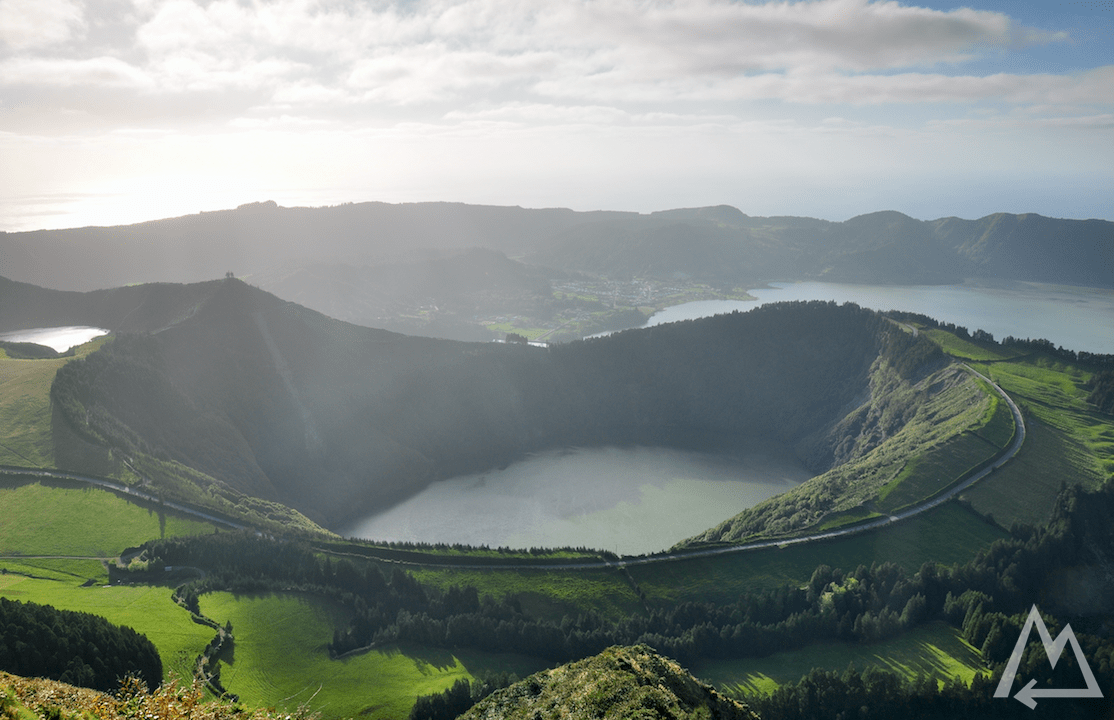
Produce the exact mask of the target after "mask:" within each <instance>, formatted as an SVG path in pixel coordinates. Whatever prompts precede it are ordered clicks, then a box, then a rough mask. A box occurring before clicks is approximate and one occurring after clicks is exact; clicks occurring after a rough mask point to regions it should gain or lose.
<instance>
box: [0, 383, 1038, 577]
mask: <svg viewBox="0 0 1114 720" xmlns="http://www.w3.org/2000/svg"><path fill="white" fill-rule="evenodd" d="M964 367H965V368H966V369H967V371H968V372H970V373H972V374H974V375H976V376H978V377H980V378H982V379H983V380H985V381H986V382H988V383H989V384H990V386H991V387H993V388H994V389H995V390H996V391H997V392H998V394H999V395H1001V396H1002V398H1003V399H1004V400H1005V401H1006V403H1008V404H1009V408H1010V412H1011V413H1012V414H1013V421H1014V426H1015V427H1016V431H1015V433H1014V438H1013V442H1012V443H1011V444H1010V446H1009V448H1008V449H1007V450H1006V451H1005V453H1003V454H1002V455H1001V456H1000V457H999V458H997V459H996V460H992V461H990V462H988V463H987V464H986V465H985V466H984V467H983V468H982V469H981V470H979V472H977V473H975V474H974V475H972V476H971V477H969V478H967V479H966V480H964V481H963V482H962V483H960V484H959V485H956V486H955V487H953V488H951V489H950V490H947V491H945V492H943V493H941V494H940V495H937V496H935V497H933V498H932V499H930V500H927V501H925V502H923V503H921V504H920V505H917V506H915V507H912V508H909V509H908V510H904V511H902V512H900V513H897V514H895V515H890V516H888V517H884V518H880V519H878V520H874V521H872V522H869V523H864V524H861V525H856V526H854V527H849V528H844V529H841V530H830V531H828V532H822V533H815V534H812V535H803V536H799V537H793V538H787V539H783V540H763V541H760V542H752V543H745V544H740V545H729V546H725V547H715V548H698V549H693V550H684V551H678V552H674V553H665V554H661V555H651V556H640V557H624V558H619V559H616V560H602V559H601V560H590V561H584V562H568V563H551V564H525V565H520V564H508V563H470V564H467V565H459V564H451V563H445V562H437V561H431V562H415V561H409V560H385V562H393V563H396V564H399V565H415V566H421V567H445V568H457V569H460V570H490V569H494V568H514V569H518V570H591V569H600V568H622V567H631V566H635V565H649V564H651V563H660V562H671V561H676V560H691V559H693V558H702V557H712V556H714V555H726V554H728V553H740V552H749V551H753V550H761V549H764V548H771V547H787V546H789V545H800V544H802V543H809V542H817V541H820V540H830V539H832V538H838V537H847V536H850V535H857V534H859V533H864V532H870V531H872V530H877V529H878V528H883V527H886V526H888V525H893V524H894V523H898V522H901V521H903V520H907V519H909V518H911V517H915V516H917V515H920V514H921V513H923V512H926V511H928V510H931V509H932V508H935V507H938V506H940V505H942V504H944V503H946V502H947V501H948V500H951V499H952V498H954V497H955V496H956V495H958V494H959V493H961V492H963V491H964V490H966V489H967V488H969V487H971V486H972V485H974V484H975V483H976V482H978V481H979V480H981V479H983V478H984V477H986V476H987V475H989V474H990V473H992V472H994V471H995V470H997V469H998V468H1000V467H1002V466H1003V465H1004V464H1006V463H1007V462H1009V461H1010V460H1011V459H1013V457H1014V456H1015V455H1017V452H1018V451H1019V450H1020V449H1021V445H1022V444H1023V443H1024V442H1025V421H1024V420H1023V419H1022V417H1021V410H1020V409H1018V407H1017V404H1016V403H1014V401H1013V399H1012V398H1011V397H1010V396H1009V395H1007V394H1006V392H1005V391H1004V390H1002V388H1001V387H999V386H998V385H997V384H996V383H995V382H994V381H993V380H991V379H990V378H988V377H986V376H985V375H983V374H982V373H980V372H977V371H976V370H974V369H973V368H971V367H970V366H968V365H964ZM0 475H31V476H36V477H44V478H57V479H62V480H75V481H78V482H84V483H89V484H92V485H97V486H100V487H104V488H107V489H110V490H114V491H116V492H119V493H123V494H125V495H130V496H132V497H135V498H139V499H142V500H146V501H148V502H153V503H157V504H161V505H163V506H165V507H168V508H172V509H174V510H177V511H178V512H181V513H185V514H187V515H192V516H194V517H197V518H201V519H203V520H208V521H209V522H213V523H217V524H220V525H224V526H226V527H231V528H235V529H239V530H247V529H251V528H249V527H248V526H247V525H242V524H240V523H236V522H232V521H230V520H226V519H224V518H218V517H216V516H214V515H210V514H208V513H206V512H203V511H201V510H198V509H196V508H192V507H189V506H187V505H182V504H180V503H176V502H169V501H163V500H161V499H159V498H158V497H156V496H154V495H150V494H148V493H145V492H143V491H141V490H136V489H135V488H132V487H129V486H127V485H123V484H121V483H117V482H113V481H111V480H104V479H102V478H95V477H90V476H88V475H79V474H76V473H68V472H62V471H59V470H43V469H40V468H0ZM331 554H335V555H352V556H353V557H366V556H363V555H356V554H352V553H340V552H333V553H331ZM377 559H380V558H377Z"/></svg>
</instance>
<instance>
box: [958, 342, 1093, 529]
mask: <svg viewBox="0 0 1114 720" xmlns="http://www.w3.org/2000/svg"><path fill="white" fill-rule="evenodd" d="M977 369H979V370H980V372H982V373H984V374H986V375H987V376H988V377H991V378H992V379H993V380H994V381H995V382H997V383H998V384H999V385H1001V387H1002V389H1003V390H1005V391H1006V392H1007V393H1009V394H1010V396H1011V397H1012V398H1013V399H1014V401H1015V402H1017V404H1018V405H1019V406H1020V407H1021V408H1022V412H1023V413H1024V414H1025V416H1026V425H1027V434H1026V438H1025V444H1024V445H1023V446H1022V448H1021V451H1020V452H1019V453H1018V455H1017V456H1016V457H1015V458H1014V459H1013V460H1012V461H1010V462H1009V463H1007V464H1006V465H1005V466H1003V467H1002V469H1000V470H998V471H997V472H995V473H993V474H992V475H990V476H989V477H987V478H985V479H983V480H982V481H980V482H979V483H978V484H977V485H975V486H974V487H973V488H971V489H970V490H968V491H966V492H965V493H964V497H965V498H966V499H967V500H969V501H970V502H971V505H972V506H973V507H974V508H975V509H977V510H978V511H979V512H983V513H989V514H991V515H993V516H994V518H995V520H997V521H998V522H999V523H1001V524H1002V525H1003V526H1005V527H1009V526H1010V525H1011V524H1012V523H1014V522H1022V523H1027V524H1031V525H1040V524H1043V523H1044V522H1045V521H1047V519H1048V513H1049V511H1050V510H1051V508H1052V503H1053V501H1054V500H1055V497H1056V493H1057V491H1058V490H1059V487H1060V483H1062V482H1065V483H1068V484H1073V483H1078V484H1082V485H1084V486H1085V487H1088V488H1095V487H1097V486H1098V485H1099V484H1101V483H1102V482H1103V480H1104V479H1106V478H1109V477H1112V476H1114V418H1112V417H1110V416H1108V415H1103V414H1101V413H1098V412H1096V411H1095V410H1094V409H1092V408H1091V407H1090V406H1088V405H1087V402H1086V397H1087V391H1086V389H1085V388H1083V387H1082V385H1083V383H1084V382H1085V381H1086V380H1087V378H1088V377H1089V375H1088V373H1086V372H1085V371H1083V370H1081V369H1079V368H1076V367H1072V366H1070V365H1065V364H1064V363H1060V362H1054V361H1050V360H1047V359H1043V358H1036V359H1023V360H1015V361H1011V362H999V363H993V364H988V365H981V366H978V367H977Z"/></svg>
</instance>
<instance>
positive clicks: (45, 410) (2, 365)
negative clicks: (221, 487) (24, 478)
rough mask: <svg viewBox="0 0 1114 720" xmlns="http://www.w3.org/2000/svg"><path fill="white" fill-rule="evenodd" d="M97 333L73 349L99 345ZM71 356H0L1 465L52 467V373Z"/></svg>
mask: <svg viewBox="0 0 1114 720" xmlns="http://www.w3.org/2000/svg"><path fill="white" fill-rule="evenodd" d="M107 341H108V337H107V336H104V337H99V338H96V339H95V340H92V341H90V342H87V343H85V344H84V345H81V346H80V347H78V348H77V349H76V351H75V357H84V356H86V355H88V354H89V353H91V352H93V351H95V350H97V349H99V348H100V347H101V346H102V345H103V344H104V343H105V342H107ZM72 359H74V358H72V357H69V358H55V359H44V360H13V359H11V358H9V357H7V355H6V354H4V355H3V357H2V358H0V465H15V466H19V467H53V465H54V438H53V435H52V433H51V424H50V423H51V408H50V385H51V383H52V382H54V375H55V373H57V372H58V368H60V367H62V366H63V365H65V364H66V363H68V362H69V361H70V360H72Z"/></svg>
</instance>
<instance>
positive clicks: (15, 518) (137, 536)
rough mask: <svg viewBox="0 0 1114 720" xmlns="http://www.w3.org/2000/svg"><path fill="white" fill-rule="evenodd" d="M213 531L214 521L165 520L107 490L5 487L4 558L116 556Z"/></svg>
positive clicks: (0, 535) (1, 493)
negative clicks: (158, 540) (166, 539)
mask: <svg viewBox="0 0 1114 720" xmlns="http://www.w3.org/2000/svg"><path fill="white" fill-rule="evenodd" d="M211 532H213V526H212V525H211V524H209V523H206V522H199V521H196V520H189V519H185V518H183V517H180V516H178V515H176V514H163V515H161V516H160V514H159V513H157V512H155V511H154V510H148V509H145V508H142V507H139V506H138V505H134V504H132V503H130V502H128V501H127V500H124V499H123V498H121V497H119V496H117V495H115V494H114V493H111V492H109V491H107V490H100V489H97V488H92V487H60V486H48V485H43V484H41V483H38V482H22V483H19V482H13V483H7V484H2V485H0V555H14V554H20V555H82V556H88V557H114V556H116V555H119V554H120V551H121V550H123V549H124V548H127V547H134V546H136V545H139V544H141V543H143V542H146V541H147V540H151V539H155V538H160V537H172V536H177V535H200V534H204V533H211Z"/></svg>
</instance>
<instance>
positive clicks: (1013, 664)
mask: <svg viewBox="0 0 1114 720" xmlns="http://www.w3.org/2000/svg"><path fill="white" fill-rule="evenodd" d="M1034 625H1036V626H1037V633H1038V634H1039V635H1040V638H1041V642H1042V643H1043V644H1044V653H1045V655H1047V656H1048V662H1049V663H1051V664H1052V668H1053V669H1055V668H1056V663H1057V662H1059V660H1060V656H1061V655H1062V654H1063V652H1064V646H1065V645H1067V644H1068V643H1071V647H1072V650H1074V651H1075V660H1076V662H1077V663H1079V669H1080V670H1082V671H1083V679H1084V680H1086V681H1087V687H1085V688H1066V689H1060V690H1053V689H1047V688H1042V689H1039V690H1037V689H1034V687H1033V686H1034V685H1036V684H1037V681H1036V680H1030V681H1029V684H1027V685H1026V686H1025V687H1023V688H1021V689H1020V690H1018V691H1017V694H1016V695H1014V698H1015V699H1016V700H1017V701H1018V702H1020V703H1022V704H1024V705H1025V706H1026V707H1028V708H1029V709H1035V708H1036V707H1037V700H1036V699H1037V698H1089V697H1097V698H1100V697H1102V690H1101V689H1099V684H1098V681H1097V680H1095V674H1094V673H1093V672H1091V666H1090V665H1088V664H1087V659H1086V658H1085V657H1083V648H1081V647H1079V641H1078V640H1077V639H1076V638H1075V633H1074V632H1072V630H1071V625H1065V626H1064V630H1063V632H1061V633H1060V634H1059V635H1058V636H1057V637H1056V640H1055V642H1053V640H1052V635H1050V634H1049V632H1048V627H1046V626H1045V624H1044V620H1043V619H1042V618H1041V616H1040V613H1039V612H1038V611H1037V606H1036V605H1034V606H1033V609H1032V610H1030V611H1029V617H1028V618H1026V620H1025V626H1024V627H1022V628H1021V637H1019V638H1017V644H1016V645H1014V646H1013V652H1012V653H1010V661H1009V663H1007V664H1006V671H1005V672H1004V673H1002V679H1001V680H1000V681H999V682H998V689H997V690H995V691H994V697H996V698H1001V697H1009V696H1010V690H1012V689H1013V681H1014V678H1016V677H1017V666H1018V665H1019V664H1020V663H1021V656H1022V655H1023V654H1024V652H1025V646H1026V645H1027V644H1028V642H1029V633H1030V632H1032V630H1033V626H1034Z"/></svg>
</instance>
